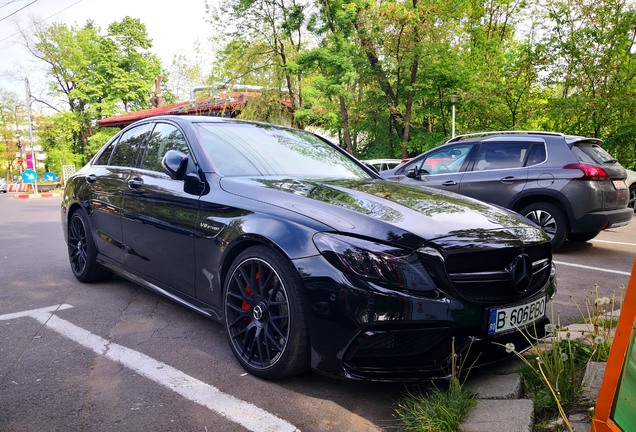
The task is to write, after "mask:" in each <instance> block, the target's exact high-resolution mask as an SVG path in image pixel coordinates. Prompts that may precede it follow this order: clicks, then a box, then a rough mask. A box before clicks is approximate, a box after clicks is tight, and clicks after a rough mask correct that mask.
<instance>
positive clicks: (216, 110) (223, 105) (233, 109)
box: [97, 92, 260, 128]
mask: <svg viewBox="0 0 636 432" xmlns="http://www.w3.org/2000/svg"><path fill="white" fill-rule="evenodd" d="M257 95H260V93H254V92H241V93H235V94H232V96H233V97H234V99H233V100H231V101H221V102H219V101H218V99H217V100H216V101H212V99H211V98H204V99H197V100H196V101H194V102H180V103H176V104H172V105H164V106H161V107H158V108H151V109H147V110H143V111H136V112H131V113H126V114H121V115H118V116H114V117H109V118H104V119H101V120H98V121H97V124H98V125H99V126H100V127H118V128H124V127H126V126H128V125H130V124H132V123H134V122H136V121H137V120H142V119H145V118H149V117H156V116H160V115H203V116H228V117H236V116H237V115H238V114H239V113H240V109H241V108H242V107H243V105H244V104H245V97H253V96H257ZM219 96H220V97H225V95H219Z"/></svg>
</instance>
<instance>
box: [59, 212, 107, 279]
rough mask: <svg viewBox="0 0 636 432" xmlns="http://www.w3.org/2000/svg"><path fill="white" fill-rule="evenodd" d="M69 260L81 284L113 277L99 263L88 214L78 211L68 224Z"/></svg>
mask: <svg viewBox="0 0 636 432" xmlns="http://www.w3.org/2000/svg"><path fill="white" fill-rule="evenodd" d="M66 244H67V245H68V259H69V262H70V264H71V270H73V274H74V275H75V277H76V278H77V279H78V280H79V281H81V282H96V281H99V280H103V279H106V278H108V277H109V276H111V274H112V273H111V272H110V271H108V270H107V269H106V268H104V267H102V266H101V265H100V264H99V263H98V262H97V248H96V247H95V243H94V242H93V236H92V235H91V231H90V224H89V222H88V218H87V217H86V214H85V213H84V212H83V211H82V210H77V211H75V212H74V213H73V214H72V215H71V219H70V220H69V222H68V238H67V239H66Z"/></svg>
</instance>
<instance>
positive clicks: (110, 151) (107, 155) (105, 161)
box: [95, 140, 118, 165]
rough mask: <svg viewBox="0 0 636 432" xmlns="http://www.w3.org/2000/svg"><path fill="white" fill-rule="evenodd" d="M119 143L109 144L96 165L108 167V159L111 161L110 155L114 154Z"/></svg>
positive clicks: (115, 141) (114, 141)
mask: <svg viewBox="0 0 636 432" xmlns="http://www.w3.org/2000/svg"><path fill="white" fill-rule="evenodd" d="M117 141H118V140H113V141H112V142H111V143H110V144H108V147H106V148H105V149H104V151H102V153H101V154H100V155H99V157H98V158H97V160H96V161H95V165H108V159H110V155H111V154H113V149H114V148H115V145H116V144H117Z"/></svg>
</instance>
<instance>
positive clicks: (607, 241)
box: [591, 239, 636, 246]
mask: <svg viewBox="0 0 636 432" xmlns="http://www.w3.org/2000/svg"><path fill="white" fill-rule="evenodd" d="M591 241H592V242H593V243H609V244H615V245H623V246H636V243H625V242H615V241H609V240H596V239H594V240H591Z"/></svg>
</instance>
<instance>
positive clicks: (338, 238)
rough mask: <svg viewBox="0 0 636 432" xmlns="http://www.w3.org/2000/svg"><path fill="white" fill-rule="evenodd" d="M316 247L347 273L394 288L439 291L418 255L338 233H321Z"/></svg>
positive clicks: (335, 265)
mask: <svg viewBox="0 0 636 432" xmlns="http://www.w3.org/2000/svg"><path fill="white" fill-rule="evenodd" d="M314 244H315V245H316V247H317V248H318V250H319V251H320V253H321V254H322V255H323V256H324V257H325V258H326V259H327V261H329V262H330V263H331V264H332V265H333V266H334V267H336V268H337V269H338V270H340V271H342V272H343V273H345V274H349V275H352V276H355V277H357V278H359V279H363V280H366V281H369V282H373V283H375V284H378V285H381V286H385V287H388V288H392V289H400V290H404V289H406V290H413V291H430V290H434V289H436V286H435V284H434V283H433V280H432V279H431V277H430V275H429V274H428V273H427V272H426V270H425V269H424V267H423V266H422V264H421V262H420V261H419V259H418V257H417V254H416V253H415V252H412V251H409V250H405V249H400V248H396V247H393V246H388V245H384V244H381V243H376V242H371V241H368V240H362V239H359V238H355V237H348V236H344V235H339V234H325V233H318V234H316V235H314Z"/></svg>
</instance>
